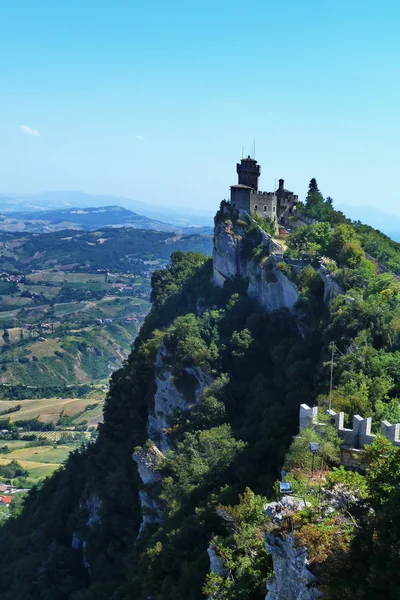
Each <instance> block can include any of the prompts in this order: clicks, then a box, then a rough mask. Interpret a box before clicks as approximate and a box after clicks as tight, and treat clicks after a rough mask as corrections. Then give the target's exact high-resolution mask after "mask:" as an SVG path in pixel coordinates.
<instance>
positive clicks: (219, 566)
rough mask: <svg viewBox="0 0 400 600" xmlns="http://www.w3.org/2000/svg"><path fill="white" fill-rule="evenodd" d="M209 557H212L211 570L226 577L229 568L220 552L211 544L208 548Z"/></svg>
mask: <svg viewBox="0 0 400 600" xmlns="http://www.w3.org/2000/svg"><path fill="white" fill-rule="evenodd" d="M207 554H208V558H209V559H210V571H211V572H212V573H215V574H216V575H221V577H225V576H226V573H227V569H226V567H225V565H224V561H223V560H222V558H221V557H220V556H218V554H217V553H216V552H215V550H214V548H213V547H212V546H211V545H210V546H209V547H208V548H207Z"/></svg>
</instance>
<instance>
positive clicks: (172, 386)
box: [132, 343, 213, 536]
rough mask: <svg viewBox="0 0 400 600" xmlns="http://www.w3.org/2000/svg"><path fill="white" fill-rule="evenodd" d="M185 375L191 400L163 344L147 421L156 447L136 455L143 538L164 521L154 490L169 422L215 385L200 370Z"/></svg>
mask: <svg viewBox="0 0 400 600" xmlns="http://www.w3.org/2000/svg"><path fill="white" fill-rule="evenodd" d="M184 374H185V376H186V377H188V378H189V379H190V381H191V383H192V385H191V394H190V398H187V397H186V396H185V394H184V393H183V392H181V391H179V390H178V388H177V386H176V383H175V381H174V375H173V370H172V367H171V365H170V364H169V357H168V351H167V348H166V346H165V344H164V343H162V344H161V346H160V349H159V351H158V353H157V357H156V375H155V384H156V391H155V393H154V407H153V410H152V411H151V412H149V416H148V420H147V434H148V436H149V438H150V440H152V441H153V442H154V444H153V445H152V446H150V447H149V448H144V449H140V450H137V451H135V452H134V453H133V454H132V459H133V460H134V461H135V462H136V464H137V468H138V473H139V477H140V479H141V481H142V484H143V487H142V489H141V490H140V491H139V499H140V505H141V509H142V522H141V525H140V530H139V536H140V534H141V533H142V531H143V529H144V527H145V526H146V525H147V524H149V523H157V522H160V521H161V509H160V507H159V506H158V504H157V502H156V501H155V499H154V497H153V496H152V491H151V486H152V485H154V484H156V483H157V482H158V481H159V480H160V474H159V472H158V469H159V467H160V466H161V464H162V462H163V460H164V455H163V452H162V451H167V450H169V446H168V443H167V437H166V434H165V430H166V429H167V428H168V427H169V424H170V423H169V420H170V418H171V417H172V416H173V415H174V413H175V411H176V410H182V411H185V410H190V408H191V407H193V406H194V405H195V404H196V403H197V402H198V400H199V398H200V396H201V394H202V393H203V391H204V389H205V388H206V387H208V386H209V385H211V384H212V383H213V379H212V378H211V377H210V376H209V375H208V374H207V373H204V371H202V369H200V368H198V367H187V368H186V369H184Z"/></svg>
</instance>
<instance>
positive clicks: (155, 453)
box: [132, 445, 164, 485]
mask: <svg viewBox="0 0 400 600" xmlns="http://www.w3.org/2000/svg"><path fill="white" fill-rule="evenodd" d="M132 458H133V460H134V461H135V463H136V464H137V467H138V472H139V477H140V479H141V480H142V483H143V484H144V485H148V484H149V483H155V482H156V481H159V479H160V476H159V474H158V472H157V470H158V469H159V468H160V466H161V465H162V462H163V460H164V454H163V453H162V452H160V450H159V449H158V448H157V446H156V445H153V446H151V447H150V448H145V449H143V448H140V449H138V450H135V452H134V453H133V454H132Z"/></svg>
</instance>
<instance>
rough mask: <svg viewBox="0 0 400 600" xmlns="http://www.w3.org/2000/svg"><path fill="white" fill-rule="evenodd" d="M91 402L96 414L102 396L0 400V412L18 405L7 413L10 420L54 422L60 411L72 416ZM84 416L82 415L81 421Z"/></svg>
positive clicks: (100, 405)
mask: <svg viewBox="0 0 400 600" xmlns="http://www.w3.org/2000/svg"><path fill="white" fill-rule="evenodd" d="M93 404H96V409H97V412H96V413H95V415H96V416H97V414H98V412H99V411H100V414H101V408H102V398H100V399H99V400H97V401H96V400H95V399H93V398H43V399H39V400H22V401H20V400H7V401H0V413H2V412H3V411H5V410H8V409H10V408H15V407H16V406H19V405H20V406H21V409H20V410H18V411H16V412H12V413H10V414H9V415H7V416H8V417H9V418H10V421H17V420H18V421H20V420H22V419H35V418H38V419H39V421H43V422H52V423H55V422H56V421H57V420H58V418H59V416H60V413H61V412H62V411H63V412H64V414H66V415H67V416H71V417H74V416H76V415H79V414H80V413H82V412H83V411H85V409H86V407H87V406H92V405H93ZM97 405H99V406H97ZM92 410H93V409H92ZM88 412H89V411H88ZM90 412H92V411H90ZM84 414H85V413H84ZM92 416H93V415H92ZM86 418H87V417H84V415H82V419H81V421H82V420H84V419H86ZM49 433H53V432H49Z"/></svg>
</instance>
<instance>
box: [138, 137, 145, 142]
mask: <svg viewBox="0 0 400 600" xmlns="http://www.w3.org/2000/svg"><path fill="white" fill-rule="evenodd" d="M136 139H137V140H139V142H144V139H145V138H144V137H143V136H142V135H137V136H136Z"/></svg>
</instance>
